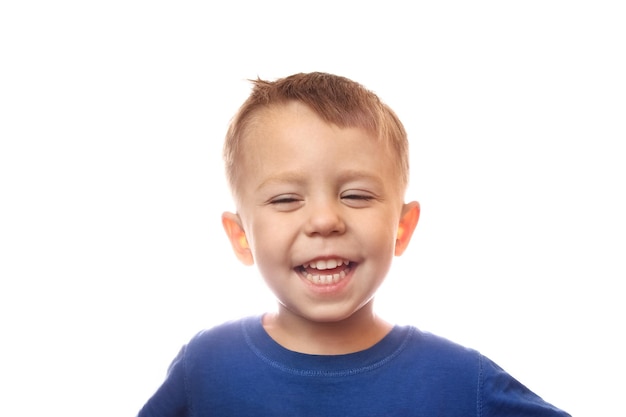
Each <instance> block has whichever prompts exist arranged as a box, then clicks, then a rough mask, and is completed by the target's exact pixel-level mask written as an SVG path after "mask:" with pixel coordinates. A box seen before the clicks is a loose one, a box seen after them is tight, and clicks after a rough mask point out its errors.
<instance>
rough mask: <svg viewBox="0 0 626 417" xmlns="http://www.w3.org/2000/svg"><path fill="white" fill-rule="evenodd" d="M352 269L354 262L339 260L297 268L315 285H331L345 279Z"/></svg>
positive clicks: (307, 264) (311, 263)
mask: <svg viewBox="0 0 626 417" xmlns="http://www.w3.org/2000/svg"><path fill="white" fill-rule="evenodd" d="M352 267H353V265H352V262H350V261H348V260H346V259H340V258H337V259H321V260H317V261H312V262H309V263H305V264H303V265H300V266H299V267H297V268H296V270H297V271H298V272H299V273H300V275H302V276H303V277H305V278H306V279H307V281H309V282H311V283H313V284H316V285H331V284H336V283H338V282H339V281H341V280H342V279H343V278H345V277H346V275H347V274H348V272H350V270H351V269H352Z"/></svg>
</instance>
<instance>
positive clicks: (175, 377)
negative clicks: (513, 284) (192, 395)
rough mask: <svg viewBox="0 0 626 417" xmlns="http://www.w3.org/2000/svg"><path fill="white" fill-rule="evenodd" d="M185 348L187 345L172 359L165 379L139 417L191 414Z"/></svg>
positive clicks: (166, 416)
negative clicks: (186, 379)
mask: <svg viewBox="0 0 626 417" xmlns="http://www.w3.org/2000/svg"><path fill="white" fill-rule="evenodd" d="M185 349H186V347H183V348H182V349H181V350H180V352H179V353H178V355H177V356H176V358H175V359H174V360H173V361H172V363H171V364H170V366H169V368H168V371H167V377H166V378H165V381H164V382H163V384H162V385H161V386H160V387H159V388H158V389H157V391H156V392H155V393H154V395H153V396H152V397H151V398H150V399H149V400H148V402H147V403H146V404H145V405H144V406H143V408H142V409H141V410H140V411H139V414H138V415H137V417H186V416H188V415H189V410H188V406H187V389H186V381H185Z"/></svg>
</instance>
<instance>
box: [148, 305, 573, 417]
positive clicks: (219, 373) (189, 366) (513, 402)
mask: <svg viewBox="0 0 626 417" xmlns="http://www.w3.org/2000/svg"><path fill="white" fill-rule="evenodd" d="M183 416H184V417H192V416H193V417H205V416H254V417H263V416H271V417H283V416H315V417H331V416H338V417H339V416H340V417H348V416H358V417H366V416H420V417H430V416H446V417H454V416H458V417H471V416H477V417H489V416H494V417H495V416H499V417H502V416H507V417H513V416H537V417H540V416H541V417H543V416H545V417H548V416H551V417H557V416H560V417H564V416H569V415H568V414H567V413H565V412H563V411H560V410H559V409H557V408H555V407H554V406H552V405H550V404H548V403H546V402H545V401H543V400H542V399H541V398H540V397H539V396H537V395H536V394H534V393H533V392H531V391H530V390H528V389H527V388H526V387H525V386H524V385H522V384H521V383H519V382H518V381H517V380H515V379H514V378H513V377H512V376H510V375H509V374H508V373H506V372H505V371H503V370H502V369H501V368H500V367H498V366H497V365H496V364H495V363H493V362H492V361H491V360H489V359H488V358H486V357H484V356H483V355H481V354H480V353H478V352H476V351H475V350H471V349H467V348H465V347H462V346H459V345H457V344H455V343H452V342H450V341H448V340H446V339H443V338H441V337H437V336H435V335H432V334H430V333H425V332H421V331H419V330H418V329H416V328H415V327H411V326H395V327H394V328H393V329H392V330H391V332H390V333H389V334H388V335H387V336H386V337H385V338H383V339H382V340H381V341H380V342H379V343H377V344H376V345H374V346H373V347H371V348H369V349H366V350H364V351H360V352H356V353H350V354H346V355H308V354H302V353H297V352H293V351H290V350H288V349H285V348H284V347H282V346H281V345H279V344H278V343H276V342H275V341H274V340H273V339H272V338H271V337H270V336H269V335H268V334H267V333H266V332H265V330H264V328H263V326H262V323H261V317H248V318H245V319H242V320H238V321H232V322H228V323H225V324H222V325H220V326H217V327H214V328H212V329H210V330H205V331H202V332H200V333H199V334H197V335H196V336H194V337H193V338H192V339H191V340H190V341H189V343H188V344H187V345H186V346H184V347H183V348H182V350H181V351H180V353H179V354H178V356H177V357H176V358H175V359H174V361H173V362H172V364H171V365H170V368H169V371H168V374H167V378H166V379H165V382H164V383H163V384H162V385H161V387H160V388H159V389H158V390H157V392H156V393H155V394H154V395H153V397H152V398H150V399H149V400H148V402H147V403H146V404H145V405H144V407H143V408H142V409H141V411H140V412H139V414H138V417H183Z"/></svg>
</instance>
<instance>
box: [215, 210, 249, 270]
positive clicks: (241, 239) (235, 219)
mask: <svg viewBox="0 0 626 417" xmlns="http://www.w3.org/2000/svg"><path fill="white" fill-rule="evenodd" d="M222 226H223V227H224V231H225V232H226V235H227V236H228V240H230V244H231V246H232V247H233V251H234V252H235V255H236V256H237V259H239V260H240V261H241V262H242V263H243V264H245V265H252V264H254V258H253V257H252V251H251V250H250V246H249V245H248V239H247V238H246V232H245V231H244V230H243V226H242V225H241V219H240V218H239V215H237V214H235V213H229V212H225V213H223V214H222Z"/></svg>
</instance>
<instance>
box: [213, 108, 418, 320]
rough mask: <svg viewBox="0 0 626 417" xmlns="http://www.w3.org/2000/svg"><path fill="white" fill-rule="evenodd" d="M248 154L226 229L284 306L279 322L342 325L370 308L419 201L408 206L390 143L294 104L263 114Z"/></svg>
mask: <svg viewBox="0 0 626 417" xmlns="http://www.w3.org/2000/svg"><path fill="white" fill-rule="evenodd" d="M243 146H244V147H245V148H244V149H245V150H244V152H243V153H244V154H245V156H244V157H243V160H242V161H240V166H239V169H240V170H241V175H240V176H239V178H240V183H239V184H238V187H239V190H238V193H237V194H238V195H239V196H240V197H239V201H238V211H239V212H238V216H237V215H234V214H232V213H226V214H225V215H224V226H225V229H226V230H227V233H228V234H229V237H230V239H231V243H232V244H233V247H234V248H235V251H236V253H237V255H238V257H239V258H240V259H241V260H242V261H243V262H244V263H248V264H252V263H256V265H257V267H258V268H259V271H260V272H261V274H262V276H263V277H264V279H265V281H266V282H267V284H268V285H269V287H270V289H271V290H272V291H273V293H274V294H275V295H276V297H277V298H278V300H279V302H280V310H279V311H280V313H279V314H292V315H297V316H298V317H300V318H304V319H306V320H310V321H315V322H326V321H339V320H342V319H345V318H348V317H350V316H351V315H352V314H354V313H355V312H357V311H359V310H360V309H361V308H362V307H364V306H365V305H369V304H370V302H371V300H372V297H373V296H374V293H375V292H376V290H377V289H378V287H379V286H380V284H381V283H382V282H383V279H384V278H385V276H386V274H387V272H388V270H389V267H390V265H391V261H392V258H393V256H394V254H399V253H400V252H401V251H402V250H403V248H404V247H405V246H406V244H404V243H403V244H402V245H401V246H402V248H401V249H400V250H398V248H397V247H396V240H397V239H398V228H399V226H401V228H402V221H401V220H402V218H403V217H404V214H405V213H406V212H407V211H410V210H417V214H418V215H419V206H417V203H413V204H411V205H405V204H404V203H403V191H404V190H403V189H402V186H401V184H400V180H399V178H400V173H399V172H398V169H397V165H396V164H395V163H394V160H393V157H392V156H391V155H390V153H389V151H388V150H387V149H386V147H385V145H384V144H383V143H382V142H381V141H379V140H377V139H376V138H374V137H372V136H370V135H369V134H367V133H366V132H364V131H363V130H360V129H356V128H347V129H340V128H338V127H336V126H333V125H329V124H327V123H325V122H324V121H322V120H321V119H320V118H319V117H318V116H317V115H315V113H313V112H312V111H311V110H310V109H309V108H308V107H306V106H304V105H302V104H299V103H290V104H288V105H285V106H281V107H279V108H274V109H271V110H267V111H264V113H263V114H261V115H260V119H259V121H258V123H255V124H254V126H253V127H252V128H251V129H250V132H249V133H248V134H247V136H246V137H245V138H244V142H243ZM416 206H417V208H416ZM414 220H415V221H414V222H413V224H412V225H408V228H409V229H410V230H406V231H405V232H406V233H408V238H410V235H411V232H412V231H413V228H414V227H415V224H414V223H415V222H417V217H415V219H414ZM243 233H245V236H244V234H243ZM405 238H406V239H407V241H406V243H408V238H407V237H406V236H405Z"/></svg>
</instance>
